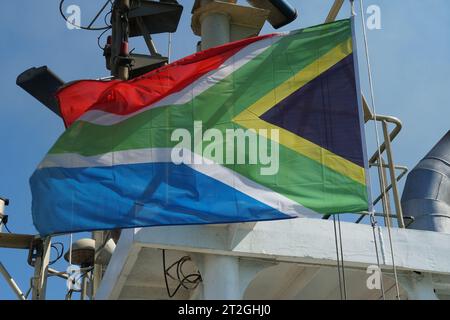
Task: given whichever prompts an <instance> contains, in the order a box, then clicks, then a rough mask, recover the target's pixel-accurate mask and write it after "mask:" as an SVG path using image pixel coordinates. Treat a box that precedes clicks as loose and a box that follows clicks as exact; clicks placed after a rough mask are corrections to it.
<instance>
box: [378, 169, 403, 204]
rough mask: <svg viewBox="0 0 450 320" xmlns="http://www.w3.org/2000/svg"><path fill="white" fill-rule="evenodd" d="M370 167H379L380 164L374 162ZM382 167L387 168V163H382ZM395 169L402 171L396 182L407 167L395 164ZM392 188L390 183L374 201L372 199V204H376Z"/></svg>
mask: <svg viewBox="0 0 450 320" xmlns="http://www.w3.org/2000/svg"><path fill="white" fill-rule="evenodd" d="M370 166H371V167H379V166H380V165H379V164H378V163H374V164H371V165H370ZM383 168H389V166H388V165H387V164H385V165H383ZM395 169H396V170H402V173H400V174H399V175H398V176H397V178H396V180H397V182H400V181H401V180H402V179H403V177H404V176H405V175H406V174H407V173H408V171H409V169H408V168H407V167H405V166H395ZM391 189H392V183H391V184H390V185H389V186H388V187H387V188H386V189H385V190H384V193H382V194H380V195H379V196H378V197H377V198H376V199H375V200H374V201H373V205H376V204H377V203H378V202H380V200H381V199H382V198H383V196H384V195H385V194H386V193H388V192H389V191H391Z"/></svg>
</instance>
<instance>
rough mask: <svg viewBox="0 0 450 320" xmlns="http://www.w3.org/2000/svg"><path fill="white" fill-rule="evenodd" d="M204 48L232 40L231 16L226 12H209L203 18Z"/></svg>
mask: <svg viewBox="0 0 450 320" xmlns="http://www.w3.org/2000/svg"><path fill="white" fill-rule="evenodd" d="M201 24H202V50H206V49H209V48H212V47H216V46H220V45H222V44H225V43H228V42H230V18H229V17H228V15H227V14H225V13H218V12H214V13H207V14H205V15H204V16H203V17H202V18H201Z"/></svg>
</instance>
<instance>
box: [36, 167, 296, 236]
mask: <svg viewBox="0 0 450 320" xmlns="http://www.w3.org/2000/svg"><path fill="white" fill-rule="evenodd" d="M30 184H31V190H32V194H33V203H32V206H33V210H32V211H33V213H35V212H39V215H36V214H34V215H33V220H34V223H35V226H36V228H37V229H38V231H39V233H40V234H41V235H49V234H53V233H66V232H77V231H92V230H110V229H115V228H131V227H146V226H163V225H188V224H212V223H214V224H217V223H233V222H248V221H264V220H279V219H288V218H292V217H291V216H288V215H286V214H283V213H281V212H279V211H278V210H276V209H274V208H272V207H270V206H268V205H266V204H264V203H262V202H260V201H258V200H256V199H254V198H252V197H250V196H248V195H246V194H244V193H242V192H240V191H238V190H236V189H234V188H232V187H230V186H228V185H226V184H224V183H222V182H220V181H218V180H216V179H214V178H211V177H209V176H207V175H204V174H202V173H200V172H198V171H195V170H193V169H192V168H190V167H188V166H185V165H175V164H173V163H149V164H133V165H119V166H113V167H100V168H98V167H97V168H69V169H68V168H45V169H39V170H37V171H36V172H35V173H34V174H33V176H32V177H31V179H30Z"/></svg>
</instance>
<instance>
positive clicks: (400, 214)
mask: <svg viewBox="0 0 450 320" xmlns="http://www.w3.org/2000/svg"><path fill="white" fill-rule="evenodd" d="M382 125H383V134H384V141H385V144H386V154H387V157H388V166H389V174H390V178H391V184H392V192H393V193H394V203H395V210H396V211H397V219H398V226H399V227H400V228H405V222H404V221H403V211H402V205H401V203H400V196H399V194H398V186H397V178H396V176H395V167H394V157H393V156H392V148H391V137H390V136H389V132H388V125H387V122H386V121H385V120H382Z"/></svg>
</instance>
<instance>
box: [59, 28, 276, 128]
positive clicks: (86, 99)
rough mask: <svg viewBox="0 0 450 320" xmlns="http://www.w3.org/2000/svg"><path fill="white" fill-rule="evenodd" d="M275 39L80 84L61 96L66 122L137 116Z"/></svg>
mask: <svg viewBox="0 0 450 320" xmlns="http://www.w3.org/2000/svg"><path fill="white" fill-rule="evenodd" d="M271 36H273V35H267V36H260V37H254V38H250V39H245V40H241V41H237V42H233V43H229V44H226V45H223V46H219V47H215V48H212V49H208V50H205V51H202V52H199V53H196V54H193V55H191V56H188V57H186V58H183V59H181V60H178V61H176V62H174V63H172V64H170V65H167V66H164V67H161V68H159V69H157V70H154V71H151V72H149V73H147V74H145V75H143V76H141V77H139V78H136V79H133V80H130V81H120V80H114V81H108V82H105V81H96V80H82V81H77V82H75V83H73V84H71V85H69V86H66V87H64V88H62V89H61V90H60V91H59V92H58V93H57V98H58V101H59V105H60V110H61V114H62V116H63V119H64V122H65V124H66V126H70V125H71V124H72V123H73V122H74V121H76V120H77V119H78V118H79V117H80V116H81V115H83V114H84V113H85V112H87V111H89V110H102V111H106V112H109V113H113V114H117V115H127V114H130V113H133V112H136V111H138V110H140V109H142V108H145V107H147V106H149V105H151V104H154V103H155V102H157V101H159V100H161V99H163V98H164V97H166V96H168V95H170V94H172V93H175V92H178V91H180V90H182V89H183V88H185V87H186V86H188V85H189V84H191V83H192V82H194V81H196V80H198V79H199V78H200V77H202V76H203V75H205V74H206V73H208V72H211V71H213V70H215V69H217V68H219V67H220V66H221V65H222V64H223V63H224V62H225V61H226V60H228V59H229V58H230V57H232V56H233V55H235V54H236V53H237V52H238V51H240V50H242V49H243V48H244V47H246V46H248V45H249V44H251V43H254V42H256V41H259V40H262V39H265V38H268V37H271Z"/></svg>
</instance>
